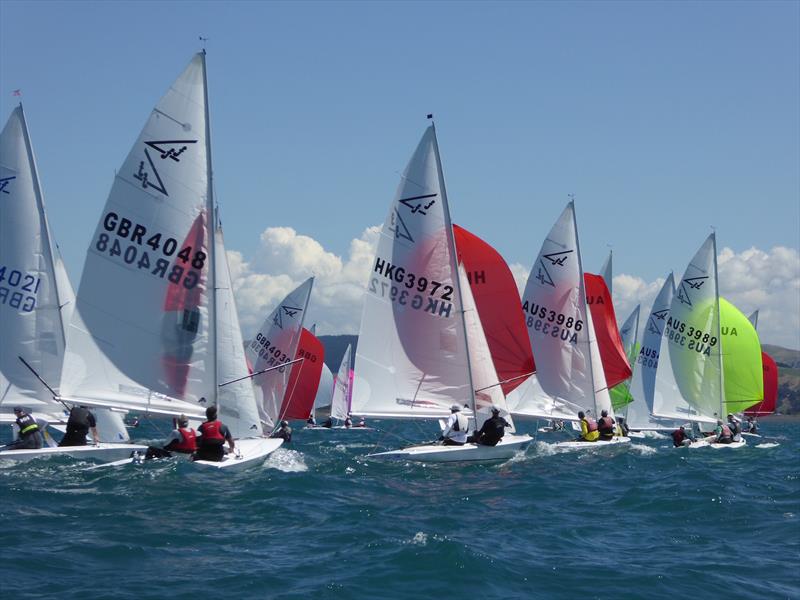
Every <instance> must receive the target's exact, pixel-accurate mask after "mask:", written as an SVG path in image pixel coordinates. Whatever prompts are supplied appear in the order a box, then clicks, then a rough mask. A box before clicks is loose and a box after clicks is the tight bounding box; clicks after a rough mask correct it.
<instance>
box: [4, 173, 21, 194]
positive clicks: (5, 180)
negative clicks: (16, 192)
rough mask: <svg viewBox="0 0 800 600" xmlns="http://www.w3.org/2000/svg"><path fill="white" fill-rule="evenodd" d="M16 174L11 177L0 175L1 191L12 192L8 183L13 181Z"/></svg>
mask: <svg viewBox="0 0 800 600" xmlns="http://www.w3.org/2000/svg"><path fill="white" fill-rule="evenodd" d="M16 178H17V176H16V175H12V176H11V177H0V192H2V193H4V194H10V193H11V192H9V191H8V189H7V188H8V184H9V183H11V181H12V180H13V179H16Z"/></svg>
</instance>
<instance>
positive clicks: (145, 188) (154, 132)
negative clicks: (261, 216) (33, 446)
mask: <svg viewBox="0 0 800 600" xmlns="http://www.w3.org/2000/svg"><path fill="white" fill-rule="evenodd" d="M203 61H204V59H203V56H202V55H197V56H195V58H194V59H193V60H192V61H191V63H190V64H189V66H188V67H187V68H186V70H185V71H184V72H183V73H182V74H181V75H180V77H178V79H177V80H176V82H175V83H174V84H173V85H172V87H171V88H170V89H169V90H168V91H167V93H166V94H165V95H164V97H163V98H162V99H161V101H159V103H158V104H157V105H156V107H155V109H154V110H153V111H152V112H151V114H150V116H149V117H148V120H147V123H146V124H145V127H144V129H143V130H142V132H141V134H140V135H139V137H138V139H137V140H136V142H135V143H134V145H133V147H132V149H131V151H130V154H129V155H128V157H127V159H126V160H125V162H124V163H123V165H122V167H121V169H120V170H119V173H118V175H117V177H116V178H115V180H114V183H113V185H112V189H111V192H110V194H109V197H108V199H107V201H106V205H105V207H104V209H103V212H102V213H101V215H100V219H99V221H98V224H97V227H96V229H95V233H94V235H93V237H92V240H91V242H90V244H89V248H88V251H87V256H86V262H85V264H84V269H83V276H82V279H81V284H80V287H79V290H78V299H77V308H78V311H79V312H80V316H81V319H82V321H83V323H84V324H85V327H86V331H81V330H80V329H79V328H70V336H69V338H70V343H73V337H80V336H85V335H87V334H88V335H89V336H92V337H93V338H94V344H95V345H97V346H99V347H100V349H101V353H102V355H103V357H102V361H103V363H104V367H103V370H104V371H106V372H107V374H108V376H107V378H108V379H110V380H112V382H114V381H115V380H117V379H119V378H120V376H123V377H124V378H126V379H128V380H130V381H133V382H135V384H136V385H138V386H141V387H142V388H145V389H149V390H153V391H155V392H158V393H161V394H165V395H168V396H171V397H175V398H179V399H185V400H189V401H193V402H197V401H199V399H200V398H201V397H202V398H206V399H208V398H214V397H215V396H216V392H215V389H214V376H213V372H214V368H215V367H214V363H213V351H214V344H215V341H214V340H213V339H210V336H211V335H212V332H213V327H210V324H209V302H210V298H209V282H208V279H209V276H210V268H209V267H210V265H209V244H210V242H211V240H209V234H208V229H209V219H210V218H211V215H209V214H208V212H207V208H206V205H207V201H208V198H207V193H208V186H209V183H208V172H207V156H206V152H207V148H206V140H205V131H206V122H205V99H204V98H205V94H204V89H203V69H204V62H203ZM75 343H78V342H75ZM83 345H84V346H89V345H90V344H89V343H85V344H83ZM87 360H89V361H90V363H91V364H95V363H96V362H97V360H99V359H97V358H88V359H87ZM91 379H92V378H91V377H90V378H89V380H87V381H86V382H85V383H79V384H78V388H77V389H76V393H77V394H81V393H84V392H87V393H88V391H89V390H90V389H93V390H95V391H97V389H96V388H97V385H99V383H100V382H93V381H91ZM112 385H113V383H112ZM115 387H116V385H115Z"/></svg>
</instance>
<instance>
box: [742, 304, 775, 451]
mask: <svg viewBox="0 0 800 600" xmlns="http://www.w3.org/2000/svg"><path fill="white" fill-rule="evenodd" d="M748 319H749V321H750V322H751V323H752V324H753V327H755V328H756V329H758V311H757V310H756V311H755V312H753V314H751V315H750V316H749V317H748ZM761 365H762V368H763V381H764V399H763V400H762V401H761V402H759V403H758V404H755V405H753V406H751V407H750V408H747V409H745V411H744V416H746V417H761V416H764V415H771V414H772V413H774V412H775V409H776V408H777V405H778V365H777V364H776V363H775V359H774V358H772V357H771V356H770V355H769V354H767V353H766V352H764V350H763V349H762V350H761ZM748 435H751V436H754V435H756V434H752V433H751V434H748Z"/></svg>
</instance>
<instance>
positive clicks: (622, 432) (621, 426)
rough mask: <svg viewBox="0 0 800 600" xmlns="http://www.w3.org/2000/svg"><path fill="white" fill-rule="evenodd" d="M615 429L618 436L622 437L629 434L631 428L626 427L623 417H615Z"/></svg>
mask: <svg viewBox="0 0 800 600" xmlns="http://www.w3.org/2000/svg"><path fill="white" fill-rule="evenodd" d="M617 429H618V432H619V434H620V435H621V436H623V437H625V436H627V435H628V434H629V433H630V432H631V428H630V427H628V422H627V421H626V420H625V417H617Z"/></svg>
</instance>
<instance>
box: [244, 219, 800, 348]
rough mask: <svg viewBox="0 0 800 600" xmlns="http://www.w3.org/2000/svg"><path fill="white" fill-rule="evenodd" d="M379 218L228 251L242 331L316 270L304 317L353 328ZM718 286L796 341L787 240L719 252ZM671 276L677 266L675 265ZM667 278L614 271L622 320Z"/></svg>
mask: <svg viewBox="0 0 800 600" xmlns="http://www.w3.org/2000/svg"><path fill="white" fill-rule="evenodd" d="M379 235H380V226H373V227H369V228H367V229H365V230H364V231H363V232H362V234H361V236H360V237H358V238H357V239H354V240H352V241H351V242H350V248H349V251H348V256H347V257H340V256H337V255H336V254H334V253H332V252H328V251H326V250H325V249H324V248H323V247H322V245H321V244H320V243H319V242H317V241H316V240H314V239H313V238H311V237H308V236H305V235H301V234H298V233H297V232H296V231H295V230H294V229H292V228H290V227H270V228H268V229H266V230H264V232H263V233H262V234H261V245H260V246H259V249H258V250H257V251H256V253H255V256H254V257H253V258H252V260H250V261H247V260H245V259H244V257H243V256H242V255H241V253H239V252H237V251H228V262H229V264H230V267H231V276H232V278H233V281H234V290H235V293H236V302H237V305H238V307H239V317H240V321H241V324H242V329H243V330H244V331H243V333H244V335H245V337H246V338H247V337H250V336H252V335H253V334H254V332H255V330H256V328H257V327H258V326H259V325H260V324H261V322H262V321H263V320H264V318H265V317H266V316H267V314H268V313H269V312H270V311H271V310H272V309H273V308H274V307H275V305H276V304H277V303H278V302H280V301H281V300H282V299H283V298H284V297H285V296H286V295H287V294H288V293H289V292H290V291H291V290H293V289H294V288H295V287H297V286H298V285H300V283H302V282H303V281H304V280H305V279H306V278H307V277H309V276H311V275H315V276H316V279H315V282H314V290H313V292H312V296H311V302H310V303H309V317H308V318H309V321H310V322H315V323H317V331H318V333H320V334H323V335H325V334H342V333H351V334H352V333H357V332H358V327H359V321H360V319H361V303H362V297H363V293H364V286H365V283H366V281H367V277H368V275H369V271H370V268H371V266H372V261H373V259H374V253H375V246H376V244H377V240H378V236H379ZM509 268H510V269H511V272H512V274H513V276H514V279H515V281H516V282H517V286H518V288H519V290H520V293H521V292H522V290H524V289H525V284H526V282H527V279H528V273H529V271H530V268H529V267H527V266H525V265H522V264H519V263H512V264H511V265H509ZM719 273H720V292H721V294H722V295H723V296H725V297H726V298H727V299H728V300H729V301H730V302H732V303H733V304H735V305H736V306H737V307H738V308H739V309H740V310H741V311H742V312H743V313H745V314H746V315H749V314H750V313H751V312H753V311H754V310H756V309H759V311H760V312H759V323H758V329H759V335H760V337H761V340H762V343H768V344H778V345H781V346H787V347H790V348H800V255H799V254H798V251H797V250H795V249H792V248H785V247H780V246H779V247H775V248H773V249H772V250H770V251H768V252H765V251H763V250H759V249H757V248H751V249H749V250H745V251H743V252H741V253H739V254H737V253H736V252H734V251H733V250H731V249H730V248H723V249H722V251H721V252H720V253H719ZM675 275H676V277H680V275H681V274H680V273H679V272H676V274H675ZM663 283H664V279H663V278H659V279H656V280H655V281H651V282H648V281H645V280H644V279H642V278H641V277H637V276H635V275H628V274H624V273H622V274H619V275H616V276H615V277H614V282H613V291H614V305H615V308H616V312H617V319H618V320H619V321H620V322H621V321H623V320H624V319H625V318H626V317H627V316H628V315H629V314H630V312H631V311H632V310H633V308H634V307H635V306H636V304H641V305H642V310H643V311H647V310H649V308H650V306H651V305H652V303H653V300H654V299H655V297H656V294H658V291H659V290H660V289H661V286H662V285H663Z"/></svg>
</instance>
